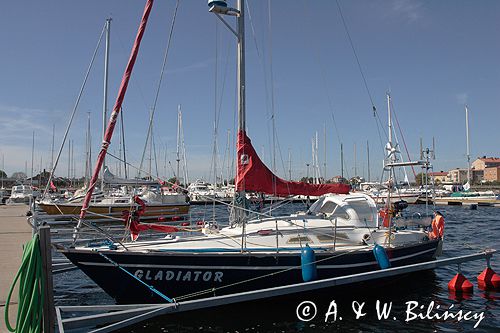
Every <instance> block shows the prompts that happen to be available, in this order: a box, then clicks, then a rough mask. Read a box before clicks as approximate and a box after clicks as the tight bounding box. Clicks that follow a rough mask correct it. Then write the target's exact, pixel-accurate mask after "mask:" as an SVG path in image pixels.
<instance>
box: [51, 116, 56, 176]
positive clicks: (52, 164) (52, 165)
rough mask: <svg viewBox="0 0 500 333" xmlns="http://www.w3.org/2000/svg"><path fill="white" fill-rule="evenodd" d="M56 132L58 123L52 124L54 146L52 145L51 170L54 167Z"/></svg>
mask: <svg viewBox="0 0 500 333" xmlns="http://www.w3.org/2000/svg"><path fill="white" fill-rule="evenodd" d="M55 132H56V124H52V147H51V152H52V154H51V158H50V170H52V169H54V138H55Z"/></svg>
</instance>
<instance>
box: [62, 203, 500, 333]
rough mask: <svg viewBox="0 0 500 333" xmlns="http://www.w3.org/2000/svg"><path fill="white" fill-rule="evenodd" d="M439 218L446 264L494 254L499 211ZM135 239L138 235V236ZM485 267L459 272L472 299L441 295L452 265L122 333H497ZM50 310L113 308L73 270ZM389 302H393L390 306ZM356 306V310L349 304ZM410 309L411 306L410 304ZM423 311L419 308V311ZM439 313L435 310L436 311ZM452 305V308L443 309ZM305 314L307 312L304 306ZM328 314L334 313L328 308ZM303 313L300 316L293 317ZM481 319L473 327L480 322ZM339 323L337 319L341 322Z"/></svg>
mask: <svg viewBox="0 0 500 333" xmlns="http://www.w3.org/2000/svg"><path fill="white" fill-rule="evenodd" d="M191 209H192V214H193V215H194V216H195V218H196V219H201V218H205V219H209V218H211V217H212V209H211V208H210V209H208V210H205V207H192V208H191ZM408 209H409V210H410V212H412V211H422V210H423V209H424V207H423V206H410V207H409V208H408ZM298 210H304V206H303V205H302V204H289V205H287V206H285V207H283V208H281V209H280V211H279V213H285V214H286V213H290V212H295V211H298ZM439 210H440V211H441V212H442V213H443V214H444V216H445V221H446V226H445V243H444V253H443V257H453V256H459V255H466V254H471V253H475V252H477V251H479V250H482V249H485V248H496V249H497V250H500V241H499V239H500V209H499V208H493V207H478V210H475V211H472V210H469V209H468V208H467V207H461V206H445V207H439ZM216 216H217V217H218V218H221V217H222V218H224V217H226V218H227V210H226V208H225V207H223V206H217V207H216ZM141 237H142V235H141ZM499 258H500V254H497V255H496V256H494V257H493V260H492V262H491V264H492V267H493V269H495V270H496V271H497V272H500V259H499ZM485 266H486V263H485V261H482V260H480V261H474V262H469V263H465V264H462V265H461V270H462V273H463V274H464V275H465V276H466V277H468V278H469V280H470V281H471V282H472V283H474V284H475V286H474V292H473V294H472V295H470V296H467V295H465V297H462V298H460V297H458V298H457V297H456V295H451V294H449V292H448V288H447V284H448V281H449V280H450V279H451V278H452V277H453V276H454V275H455V274H456V273H457V266H449V267H443V268H439V269H436V270H434V271H426V272H419V273H414V274H411V275H407V276H403V277H398V278H396V279H394V280H391V281H384V282H382V283H375V282H368V283H364V284H356V285H351V286H343V287H339V288H332V289H329V290H322V291H321V292H319V293H318V292H316V293H311V294H300V295H298V296H293V297H286V298H283V297H282V298H278V299H266V300H263V301H258V302H250V303H245V304H239V305H231V306H224V307H219V308H215V309H210V310H203V311H193V312H188V313H184V314H178V315H170V316H164V317H159V318H154V319H152V320H149V321H147V322H143V323H140V324H137V325H135V326H132V327H129V328H127V329H124V330H123V331H122V332H137V333H143V332H240V333H241V332H313V331H314V332H332V331H339V332H394V331H397V330H404V331H406V332H470V331H474V332H500V292H484V291H481V290H479V289H478V288H477V284H476V276H477V275H478V274H479V273H480V272H481V271H482V270H483V269H484V268H485ZM54 283H55V288H56V294H55V295H56V305H91V304H113V303H114V302H113V299H111V298H110V297H109V296H107V295H106V294H105V293H104V292H103V291H102V290H101V289H100V288H99V287H98V286H96V285H95V284H94V283H93V282H92V281H91V280H90V279H88V278H87V277H86V276H85V275H84V274H83V273H81V272H80V271H72V272H67V273H63V274H60V275H56V276H55V277H54ZM303 301H311V302H313V303H314V304H315V306H316V308H317V311H316V316H315V317H314V319H312V320H311V321H307V322H306V321H301V320H299V319H298V318H297V314H296V310H297V306H298V305H299V304H300V303H302V302H303ZM332 301H335V304H336V307H337V317H336V320H334V319H335V316H334V314H331V315H330V316H329V318H328V319H329V320H328V321H327V322H325V315H326V313H327V311H328V309H329V306H330V305H331V304H332V303H331V302H332ZM377 301H379V302H380V303H381V305H383V304H384V303H385V304H386V306H389V304H392V307H391V312H390V315H389V317H388V318H387V319H380V320H379V319H378V317H377V311H376V304H377ZM353 302H358V303H357V304H362V303H364V306H363V307H362V313H365V315H364V316H362V317H360V318H356V316H355V314H354V311H353V309H352V305H353ZM391 302H392V303H391ZM407 302H418V307H417V308H415V309H414V310H411V311H410V312H412V313H415V314H416V313H418V312H421V313H423V315H425V314H426V312H427V308H428V307H429V305H431V304H432V302H433V303H434V310H432V311H430V313H431V315H434V314H436V313H438V314H442V313H443V311H444V310H447V309H449V312H450V313H453V314H458V312H459V310H462V311H463V313H466V312H468V311H471V313H470V314H469V317H470V318H469V319H471V320H464V319H462V320H461V321H458V320H457V319H450V318H448V319H447V320H444V319H435V318H434V319H427V318H426V319H414V320H410V321H406V319H407ZM354 304H355V305H356V303H354ZM410 304H416V303H410ZM421 306H423V307H424V309H422V310H419V309H420V307H421ZM437 306H439V310H435V309H436V307H437ZM450 306H451V309H450ZM311 309H312V307H311ZM331 310H332V311H333V310H334V307H332V308H331ZM300 313H303V312H300ZM481 313H482V314H483V315H484V319H482V321H481V322H480V323H479V324H478V326H477V328H474V325H475V324H476V323H477V322H478V320H479V317H476V319H473V318H472V315H474V314H475V315H476V316H479V315H480V314H481ZM340 317H342V320H340ZM411 317H412V316H411V314H410V318H411Z"/></svg>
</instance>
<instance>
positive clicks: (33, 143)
mask: <svg viewBox="0 0 500 333" xmlns="http://www.w3.org/2000/svg"><path fill="white" fill-rule="evenodd" d="M34 158H35V131H33V139H32V142H31V181H30V186H31V187H32V190H33V159H34Z"/></svg>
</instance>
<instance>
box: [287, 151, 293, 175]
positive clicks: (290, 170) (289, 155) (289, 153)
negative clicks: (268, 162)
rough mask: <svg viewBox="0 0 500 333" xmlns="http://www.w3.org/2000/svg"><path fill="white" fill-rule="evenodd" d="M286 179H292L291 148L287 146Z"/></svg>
mask: <svg viewBox="0 0 500 333" xmlns="http://www.w3.org/2000/svg"><path fill="white" fill-rule="evenodd" d="M288 180H290V181H291V180H292V150H291V149H290V148H288Z"/></svg>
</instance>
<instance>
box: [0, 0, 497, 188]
mask: <svg viewBox="0 0 500 333" xmlns="http://www.w3.org/2000/svg"><path fill="white" fill-rule="evenodd" d="M229 2H231V1H229ZM144 3H145V1H137V0H136V1H118V0H108V1H97V0H88V1H81V2H76V1H56V0H53V1H6V2H3V3H2V5H1V8H0V22H1V24H2V26H3V28H2V29H0V39H1V40H2V41H3V43H4V45H3V47H2V52H0V68H1V71H0V73H1V79H0V154H2V155H3V156H4V157H5V169H6V171H7V173H8V174H9V175H10V174H12V173H13V172H15V171H24V170H25V163H27V165H28V174H29V173H30V168H31V135H32V131H35V140H36V145H35V161H34V165H35V171H37V170H39V169H40V168H48V166H49V165H50V158H51V152H50V151H51V141H52V126H53V125H55V127H56V140H55V141H56V147H59V145H60V143H61V140H62V135H63V132H64V129H65V128H66V125H67V122H68V120H69V116H70V113H71V111H72V108H73V105H74V103H75V100H76V97H77V95H78V91H79V89H80V86H81V83H82V81H83V78H84V74H85V71H86V69H87V66H88V64H89V62H90V59H91V56H92V53H93V51H94V48H95V46H96V43H97V40H98V37H99V34H100V32H101V30H102V27H103V25H104V22H105V19H106V18H107V17H112V19H113V21H112V27H111V54H110V62H111V63H110V85H109V97H110V98H109V108H110V109H111V108H112V106H113V104H114V100H115V98H116V94H117V90H118V86H119V84H120V80H121V76H122V73H123V69H124V67H125V64H126V62H127V60H128V56H129V52H130V48H131V45H132V43H133V39H134V37H135V34H136V30H137V26H138V23H139V20H140V17H141V15H142V11H143V7H144ZM339 3H340V5H341V7H342V10H343V14H344V18H345V20H346V23H347V25H348V27H349V32H350V35H351V37H352V40H353V42H354V45H355V48H356V50H357V54H358V56H359V60H360V63H361V66H362V68H363V73H364V75H365V77H366V80H367V84H368V87H369V89H370V92H371V95H372V97H373V101H374V104H375V106H376V107H377V109H378V113H379V116H380V119H381V121H382V122H383V123H384V124H385V123H386V117H387V112H386V101H385V98H386V97H385V93H386V91H388V90H390V91H391V95H392V99H393V104H394V107H395V110H396V113H397V117H398V120H399V123H400V125H401V128H402V131H403V134H404V137H405V141H406V143H407V145H408V149H409V151H410V155H411V157H412V158H413V159H415V158H418V155H419V138H420V137H422V138H423V139H424V144H426V145H430V144H431V142H432V137H435V139H436V144H437V147H436V155H437V159H436V161H434V166H435V170H448V169H451V168H454V167H464V166H465V164H466V162H465V116H464V103H467V104H468V105H469V110H470V136H471V155H472V156H473V158H474V157H477V156H482V155H488V156H498V155H499V150H498V147H499V139H498V135H497V133H498V126H499V125H498V124H500V112H499V111H500V110H499V105H500V94H499V91H500V42H499V39H498V33H499V31H500V2H498V1H494V0H492V1H486V0H481V1H458V0H457V1H455V0H454V1H420V0H386V1H381V0H376V1H373V0H370V1H368V0H366V1H365V0H357V1H345V0H343V1H342V0H341V1H340V2H339ZM248 5H249V8H250V14H251V18H252V21H251V22H250V16H249V15H247V26H246V32H247V118H248V119H247V126H248V132H249V135H250V137H251V138H252V141H253V143H254V146H255V147H256V150H257V151H258V152H259V153H261V154H262V155H263V156H262V157H263V159H264V160H265V161H266V162H267V163H268V164H271V162H270V161H271V159H272V158H271V152H272V150H273V148H272V140H271V136H272V134H271V130H272V122H271V114H272V110H273V108H272V105H273V104H274V113H275V120H276V133H277V138H278V144H277V145H276V151H278V152H280V153H279V154H277V156H276V161H277V170H278V173H279V174H280V175H281V176H284V175H285V170H286V169H288V166H287V163H288V162H287V161H288V151H289V150H290V151H291V155H292V169H293V170H292V175H293V177H294V178H299V177H302V176H305V174H306V163H310V161H311V138H312V137H313V136H314V134H315V132H316V131H318V133H319V162H320V164H321V166H323V163H324V162H323V160H324V158H323V154H324V153H323V149H324V142H323V129H324V127H325V126H326V129H327V130H326V132H327V151H328V154H327V155H328V156H327V177H332V176H334V175H337V174H339V173H340V161H339V154H340V153H339V150H340V148H339V146H340V143H339V140H340V141H342V142H343V145H344V150H345V160H346V169H347V174H349V175H350V176H352V175H353V174H354V145H356V147H357V156H356V161H357V163H356V165H357V170H358V173H359V174H360V175H362V174H363V172H364V175H365V176H366V174H367V162H366V142H367V141H369V142H370V155H371V156H370V163H371V174H372V177H373V176H374V175H377V176H378V175H379V174H380V172H381V171H380V169H381V164H382V163H381V160H382V148H381V144H380V138H379V135H378V130H377V124H376V122H375V120H374V118H373V114H372V112H371V102H370V99H369V97H368V94H367V92H366V90H365V87H364V84H363V80H362V78H361V75H360V73H359V70H358V67H357V63H356V59H355V57H354V55H353V52H352V49H351V46H350V44H349V41H348V39H347V35H346V32H345V29H344V26H343V24H342V20H341V18H340V15H339V11H338V8H337V5H336V3H335V1H326V0H325V1H319V0H318V1H308V2H304V1H280V0H273V1H271V23H269V16H268V1H263V0H262V1H249V2H248ZM174 8H175V1H173V0H168V1H167V0H163V1H156V2H155V4H154V6H153V13H152V15H151V18H150V22H149V25H148V27H147V30H146V35H145V37H144V41H143V44H142V47H141V50H140V54H139V58H138V61H137V64H136V67H135V69H134V73H133V75H132V81H131V83H130V85H129V90H128V93H127V95H126V97H125V102H124V117H125V131H126V134H125V136H126V144H127V159H128V160H129V161H131V162H132V163H134V164H136V165H138V164H139V161H140V156H141V152H142V147H143V145H144V141H145V136H146V130H147V126H148V113H149V110H150V108H151V107H152V105H153V101H154V96H155V92H156V87H157V84H158V79H159V75H160V69H161V63H162V59H163V53H164V51H165V47H166V42H167V38H168V31H169V28H170V24H171V20H172V15H173V12H174ZM251 23H252V25H253V29H252V26H251ZM216 45H217V46H216ZM256 45H257V46H256ZM235 49H236V47H235V40H234V37H233V36H232V35H231V34H230V33H229V32H228V31H227V29H226V28H225V27H224V26H223V25H222V24H221V23H220V22H219V21H218V20H217V18H216V17H215V16H214V15H213V14H210V13H209V12H208V7H207V4H206V1H186V0H184V1H182V0H181V1H180V6H179V11H178V15H177V20H176V24H175V29H174V34H173V40H172V45H171V49H170V52H169V58H168V62H167V69H166V74H165V77H164V79H163V84H162V87H161V91H160V95H159V100H158V105H157V111H156V116H155V125H154V126H155V127H154V133H155V141H156V144H157V150H158V152H157V154H158V155H159V157H158V160H159V161H158V163H159V169H160V170H159V171H160V175H162V176H163V175H165V173H166V174H167V176H171V175H172V171H171V170H172V169H171V168H170V166H168V167H167V168H165V167H164V160H165V157H164V156H165V147H166V151H167V160H169V161H171V163H172V164H174V160H175V140H176V124H177V119H176V110H177V105H178V104H181V105H182V110H183V122H184V136H185V142H186V150H187V160H188V167H189V172H190V175H191V177H192V178H196V177H204V178H207V179H208V178H209V173H210V160H211V156H212V149H213V148H212V145H213V122H214V113H215V111H214V110H215V104H216V102H215V96H216V95H217V105H220V121H219V127H218V128H219V137H218V141H219V145H218V149H219V151H220V153H221V155H223V154H224V152H225V150H226V135H227V134H226V133H227V131H228V130H230V131H231V133H232V134H234V131H235V128H234V114H235V108H236V88H235V77H236V72H235V66H236V64H235V59H236V58H235ZM103 52H104V48H103V47H101V48H100V49H99V51H98V55H97V59H96V63H95V65H94V68H93V70H92V72H91V76H90V78H89V82H88V85H87V88H86V89H85V91H84V95H83V97H82V100H81V103H80V105H79V108H78V113H77V116H76V119H75V122H74V125H73V127H72V129H71V131H70V138H71V139H72V140H74V158H75V167H76V174H77V175H81V174H82V173H83V167H84V160H83V156H84V149H85V148H84V147H85V145H84V140H85V128H86V122H87V113H88V112H90V113H91V121H92V128H93V129H92V131H93V133H92V136H93V152H94V155H95V152H96V151H97V149H98V147H99V140H98V137H99V136H100V135H101V134H100V133H101V110H102V90H103V88H102V77H103V58H104V56H103ZM216 54H217V56H216ZM271 59H272V61H271ZM216 68H217V80H216V79H215V77H216V75H215V74H216ZM271 78H272V80H271ZM216 82H217V87H218V89H217V90H218V91H217V93H215V88H214V86H215V84H216ZM271 87H272V88H273V89H271ZM270 96H274V103H272V102H271V97H270ZM329 101H330V102H329ZM218 108H219V107H218ZM332 113H333V114H334V116H335V119H336V128H337V129H338V131H337V130H336V128H335V126H334V124H333V121H332V116H331V114H332ZM380 131H382V130H381V129H380ZM382 139H383V140H384V141H385V139H384V138H382ZM117 143H118V135H115V136H114V138H113V142H112V146H111V152H113V151H114V152H115V153H116V152H117V151H118V145H117ZM231 149H232V147H231ZM56 150H57V149H56ZM222 158H223V156H220V157H219V159H222ZM108 160H111V159H108ZM40 161H41V165H40ZM67 161H68V157H67V149H65V150H64V152H63V156H62V159H61V162H60V164H59V167H58V170H57V171H56V174H57V175H60V176H65V175H66V174H67ZM94 161H95V158H94ZM221 163H222V162H221V161H219V165H220V164H221ZM109 165H110V166H111V167H112V168H113V167H115V166H116V162H114V161H112V162H109ZM115 172H116V171H115Z"/></svg>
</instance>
